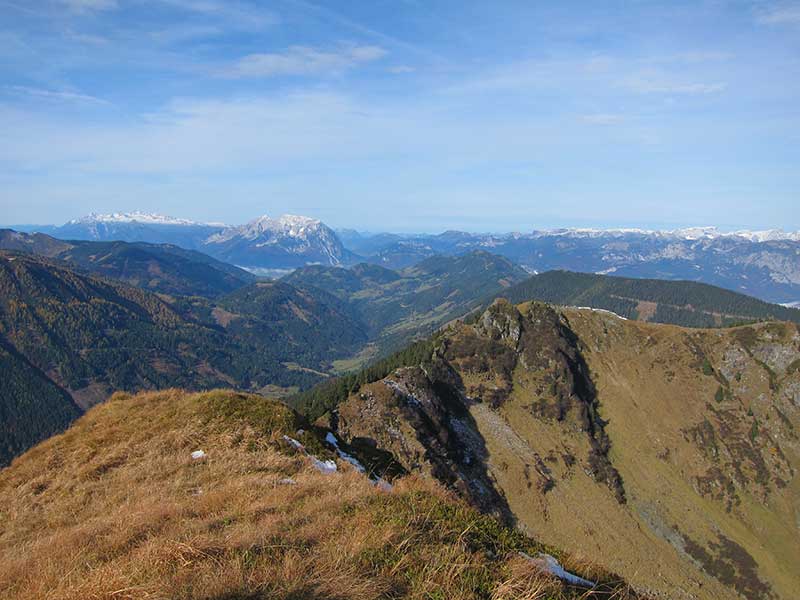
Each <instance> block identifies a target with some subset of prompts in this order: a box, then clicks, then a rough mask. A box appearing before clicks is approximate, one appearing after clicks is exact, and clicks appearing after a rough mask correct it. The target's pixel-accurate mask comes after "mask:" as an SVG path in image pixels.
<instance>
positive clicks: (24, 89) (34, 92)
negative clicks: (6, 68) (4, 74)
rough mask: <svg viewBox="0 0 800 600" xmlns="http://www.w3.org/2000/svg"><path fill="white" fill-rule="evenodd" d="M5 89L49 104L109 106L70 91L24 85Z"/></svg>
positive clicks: (90, 97) (102, 101) (101, 101)
mask: <svg viewBox="0 0 800 600" xmlns="http://www.w3.org/2000/svg"><path fill="white" fill-rule="evenodd" d="M5 89H6V90H7V91H8V92H10V93H12V94H17V95H24V96H27V97H29V98H37V99H39V100H47V101H50V102H70V103H79V104H110V103H109V102H108V101H107V100H103V99H102V98H97V97H95V96H90V95H88V94H80V93H77V92H70V91H59V90H47V89H41V88H33V87H28V86H24V85H9V86H6V87H5Z"/></svg>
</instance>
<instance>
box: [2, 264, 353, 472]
mask: <svg viewBox="0 0 800 600" xmlns="http://www.w3.org/2000/svg"><path fill="white" fill-rule="evenodd" d="M277 288H278V291H279V292H280V293H279V294H277V296H276V294H275V293H273V292H274V290H273V289H272V288H271V287H270V286H269V285H267V286H266V287H263V288H257V290H256V293H257V295H263V294H269V295H271V297H272V300H271V302H270V303H267V304H261V305H259V304H258V302H255V303H251V305H249V306H247V305H246V304H247V303H244V302H242V301H241V298H240V297H238V296H236V297H232V298H230V299H228V300H227V303H225V304H220V305H215V304H212V303H210V302H209V301H207V300H205V299H202V298H174V299H170V298H168V299H164V298H161V297H159V296H156V295H154V294H151V293H148V292H145V291H142V290H140V289H137V288H133V287H130V286H127V285H123V284H118V283H113V282H111V281H109V280H104V279H98V278H94V277H90V276H87V275H83V274H80V273H77V272H75V271H72V270H70V269H67V268H64V267H63V266H59V265H56V264H53V263H51V262H48V261H47V260H45V259H41V258H37V257H34V256H30V255H21V254H3V253H0V342H2V346H1V348H2V360H0V369H2V373H1V374H0V375H2V376H1V377H0V379H1V380H2V384H0V385H2V388H1V389H2V391H3V394H2V397H1V398H0V414H3V415H7V416H8V420H4V423H5V426H6V427H8V428H10V429H11V430H14V431H15V432H17V435H16V437H15V438H13V439H12V438H9V441H8V443H7V444H6V447H4V449H3V455H2V456H0V462H6V461H7V460H8V459H9V458H10V457H11V455H13V454H14V453H16V452H18V451H19V450H22V449H24V448H26V447H28V446H30V445H31V444H32V443H35V442H36V441H38V440H39V439H42V438H44V437H46V436H47V435H49V434H52V433H53V432H54V431H56V430H58V429H60V428H62V427H63V426H64V425H65V424H66V423H68V422H69V421H70V420H71V419H72V418H74V417H75V416H76V415H77V414H78V410H77V406H80V407H81V408H83V409H85V408H87V407H89V406H91V405H93V404H95V403H97V402H100V401H102V400H105V399H106V398H107V397H108V395H110V394H111V393H112V392H113V391H116V390H139V389H156V388H166V387H174V386H182V387H186V388H189V389H207V388H211V387H235V388H242V389H253V390H259V389H261V388H263V387H264V386H271V387H270V389H276V388H295V389H296V388H298V387H307V386H309V385H311V384H312V383H314V382H316V381H319V380H320V379H321V378H322V377H323V376H324V373H322V372H320V371H321V370H323V369H325V368H327V367H328V366H329V361H331V360H333V359H335V358H336V357H337V356H345V355H348V354H350V353H352V352H355V351H356V350H357V349H358V348H359V347H360V345H361V344H362V343H363V342H364V339H365V337H364V335H363V333H360V331H359V329H358V328H357V326H354V325H353V324H352V321H350V320H348V319H347V317H346V315H340V314H337V313H335V312H334V309H332V308H330V307H329V306H328V305H326V304H325V303H324V302H322V301H318V300H316V299H315V298H314V297H313V295H312V294H311V293H310V292H308V291H305V292H299V291H297V290H294V289H293V288H290V287H289V286H285V285H279V286H277ZM334 300H335V299H334ZM225 307H228V308H229V309H231V310H241V312H237V313H234V312H230V311H229V310H226V308H225ZM317 311H319V312H317ZM323 324H324V325H323ZM317 326H319V329H317ZM326 331H327V332H328V333H327V335H324V332H326ZM76 405H77V406H76Z"/></svg>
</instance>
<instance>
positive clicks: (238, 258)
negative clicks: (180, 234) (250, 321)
mask: <svg viewBox="0 0 800 600" xmlns="http://www.w3.org/2000/svg"><path fill="white" fill-rule="evenodd" d="M203 249H204V250H205V251H206V252H207V253H208V254H211V255H212V256H215V257H217V258H220V259H221V260H226V261H228V262H231V263H234V264H236V265H240V266H244V267H259V268H288V267H299V266H303V265H307V264H311V263H322V264H325V265H340V264H342V263H344V262H346V261H347V260H348V258H349V253H348V252H347V251H346V250H345V249H344V247H343V246H342V243H341V242H340V241H339V238H338V237H337V236H336V233H334V231H333V230H332V229H331V228H330V227H328V226H327V225H325V224H324V223H322V222H321V221H319V220H318V219H312V218H309V217H302V216H297V215H282V216H280V217H278V218H276V219H273V218H271V217H269V216H267V215H264V216H261V217H259V218H257V219H254V220H253V221H250V222H249V223H245V224H244V225H240V226H238V227H228V228H226V229H223V230H222V231H220V232H218V233H216V234H214V235H211V236H210V237H209V238H208V239H207V240H206V241H205V242H204V245H203Z"/></svg>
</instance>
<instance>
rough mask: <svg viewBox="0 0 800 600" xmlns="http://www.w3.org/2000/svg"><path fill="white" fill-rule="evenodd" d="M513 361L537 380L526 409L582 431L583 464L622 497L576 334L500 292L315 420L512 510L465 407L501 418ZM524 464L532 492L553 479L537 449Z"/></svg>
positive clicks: (495, 507)
mask: <svg viewBox="0 0 800 600" xmlns="http://www.w3.org/2000/svg"><path fill="white" fill-rule="evenodd" d="M520 370H521V371H523V372H526V373H529V374H535V376H536V377H537V378H538V380H539V381H540V387H539V389H538V390H537V391H538V392H539V394H538V396H537V398H534V399H531V404H530V410H531V413H532V415H531V416H532V417H534V418H536V419H541V420H545V421H548V422H554V423H557V424H559V425H560V426H561V427H564V428H567V429H569V430H571V431H573V432H581V433H582V434H583V435H585V436H586V439H587V442H588V448H589V452H588V456H586V457H585V460H584V461H582V462H583V464H584V469H585V470H586V471H587V473H589V474H590V475H591V476H592V478H593V479H594V480H595V481H596V482H599V483H602V484H605V485H607V486H608V487H609V489H610V490H611V491H612V493H613V494H614V496H615V498H616V499H617V501H618V502H619V503H625V501H626V498H625V490H624V487H623V483H622V478H621V477H620V475H619V473H618V472H617V470H616V469H615V468H614V466H613V465H612V463H611V461H610V459H609V456H608V453H609V450H610V447H611V444H610V440H609V438H608V436H607V435H606V433H605V429H604V428H605V423H604V421H603V420H602V419H601V418H600V416H599V414H598V410H597V400H596V394H595V391H594V385H593V384H592V381H591V378H590V377H589V373H588V368H587V366H586V363H585V362H584V360H583V357H582V356H581V352H580V349H579V347H578V341H577V338H576V337H575V335H574V334H573V333H572V331H571V330H570V329H569V327H568V325H567V324H566V323H565V322H564V320H563V319H562V317H561V316H560V315H559V314H558V313H557V312H556V311H555V310H553V309H552V308H550V307H549V306H546V305H539V304H536V305H533V306H532V307H531V309H530V311H529V312H528V313H527V314H523V313H521V312H520V311H519V310H518V309H517V308H516V307H514V306H513V305H511V304H510V303H508V302H507V301H504V300H498V301H496V302H495V303H494V304H493V305H492V306H491V307H489V309H488V310H486V311H485V312H484V313H483V314H482V315H481V316H480V317H479V319H478V320H477V322H476V323H474V324H472V325H468V324H464V323H456V324H455V325H453V326H452V327H451V328H450V329H449V330H448V331H447V332H446V333H445V334H444V335H443V336H442V337H441V339H440V342H439V344H438V345H437V346H436V348H435V350H434V352H433V356H432V357H431V360H430V361H429V362H428V363H426V364H423V365H420V366H416V367H405V368H401V369H397V370H395V371H394V372H393V373H391V374H390V375H389V376H388V377H385V378H384V379H382V380H380V381H377V382H374V383H371V384H368V385H365V386H363V387H362V388H361V389H360V390H358V391H357V392H356V393H355V394H352V395H351V396H350V397H349V398H348V400H347V401H346V402H344V403H343V404H341V405H340V406H339V407H338V409H337V410H336V411H335V412H334V413H333V414H332V415H329V416H328V417H325V418H323V424H325V425H327V426H329V427H331V428H332V429H334V430H335V431H336V432H337V435H339V436H340V437H341V438H343V439H345V440H346V441H347V442H348V443H350V444H351V445H353V446H354V447H356V448H358V447H361V448H373V449H380V450H383V451H388V452H390V453H391V454H392V456H393V457H394V459H395V460H396V461H397V462H398V463H399V464H401V465H402V466H403V468H404V469H406V470H408V471H411V472H422V473H424V474H426V475H429V476H432V477H434V478H436V479H438V480H440V481H441V482H443V483H445V484H446V485H448V486H450V487H451V488H453V489H455V490H457V491H458V492H459V493H461V494H462V495H464V496H466V497H467V498H469V499H470V500H471V501H472V502H473V503H474V504H475V505H476V506H478V507H480V508H482V509H484V510H487V511H490V512H493V513H496V514H500V515H502V516H504V517H506V518H508V519H509V520H513V517H512V514H511V511H510V510H509V509H508V505H507V503H506V501H505V499H504V497H503V493H502V491H499V488H498V486H497V485H496V482H495V479H494V476H493V475H492V474H491V473H490V471H489V469H488V466H487V457H488V452H487V448H486V444H485V440H484V434H483V433H482V432H481V429H480V427H479V426H478V425H477V424H476V421H475V418H474V417H473V414H472V410H471V409H472V408H474V407H475V406H476V405H480V406H481V407H482V408H483V409H488V410H489V411H490V412H491V413H494V415H493V418H495V419H498V420H501V419H502V416H500V414H499V409H500V408H501V407H502V405H503V403H504V402H505V401H506V399H507V398H508V397H509V395H510V394H511V393H512V391H513V387H514V378H515V374H516V373H518V372H519V371H520ZM564 460H569V461H571V462H572V463H574V462H575V461H576V460H577V459H576V458H575V457H572V456H570V457H568V458H565V459H564ZM530 471H531V472H530V473H528V472H527V471H526V474H525V476H526V478H528V477H530V478H531V480H535V483H536V487H537V488H538V490H539V491H540V492H542V493H546V492H547V491H549V490H550V489H552V488H553V487H554V486H555V485H556V481H555V478H554V477H553V476H552V475H551V471H550V469H549V468H548V466H547V465H546V463H545V461H544V460H543V459H542V458H541V457H539V456H536V457H534V459H533V460H532V465H531V469H530Z"/></svg>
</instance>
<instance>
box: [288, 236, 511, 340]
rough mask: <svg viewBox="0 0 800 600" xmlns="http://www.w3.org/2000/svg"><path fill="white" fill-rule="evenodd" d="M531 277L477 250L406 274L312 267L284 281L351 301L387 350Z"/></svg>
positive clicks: (369, 268) (427, 263)
mask: <svg viewBox="0 0 800 600" xmlns="http://www.w3.org/2000/svg"><path fill="white" fill-rule="evenodd" d="M525 277H527V273H526V272H525V271H524V270H523V269H521V268H520V267H518V266H517V265H515V264H514V263H512V262H511V261H509V260H508V259H505V258H502V257H500V256H496V255H494V254H490V253H488V252H484V251H475V252H470V253H468V254H464V255H461V256H434V257H431V258H429V259H427V260H424V261H422V262H421V263H419V264H417V265H415V266H413V267H409V268H407V269H403V270H402V271H392V270H390V269H385V268H383V267H380V266H376V265H368V264H361V265H356V266H355V267H353V268H351V269H342V268H336V267H322V266H310V267H305V268H303V269H298V270H297V271H295V272H294V273H291V274H290V275H288V276H286V277H285V278H284V279H283V281H285V282H287V283H290V284H292V285H294V286H297V287H308V288H317V289H323V290H325V291H326V292H329V293H331V294H333V295H335V296H337V297H338V298H340V299H341V300H343V301H345V302H346V303H347V304H349V305H350V306H351V307H352V310H353V311H354V313H355V314H357V315H358V316H359V318H360V319H361V321H362V322H363V323H364V324H365V325H366V327H367V331H368V333H369V335H370V337H371V338H373V339H374V340H375V341H376V343H377V345H378V346H379V348H380V349H381V350H382V351H386V350H392V349H396V348H397V347H399V346H402V345H403V344H404V343H405V342H406V341H407V340H409V339H413V338H415V337H419V336H424V335H427V334H428V333H430V332H431V331H433V330H434V329H436V328H437V327H439V326H441V325H443V324H444V323H446V322H447V321H449V320H452V319H455V318H457V317H460V316H462V315H463V314H465V313H467V312H469V311H470V310H471V309H473V308H475V307H476V306H478V305H480V303H481V301H482V300H483V299H484V298H486V297H487V296H488V295H491V294H494V293H497V292H499V291H500V290H502V289H504V288H507V287H508V286H511V285H513V284H514V283H516V282H519V281H522V280H523V279H524V278H525Z"/></svg>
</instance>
